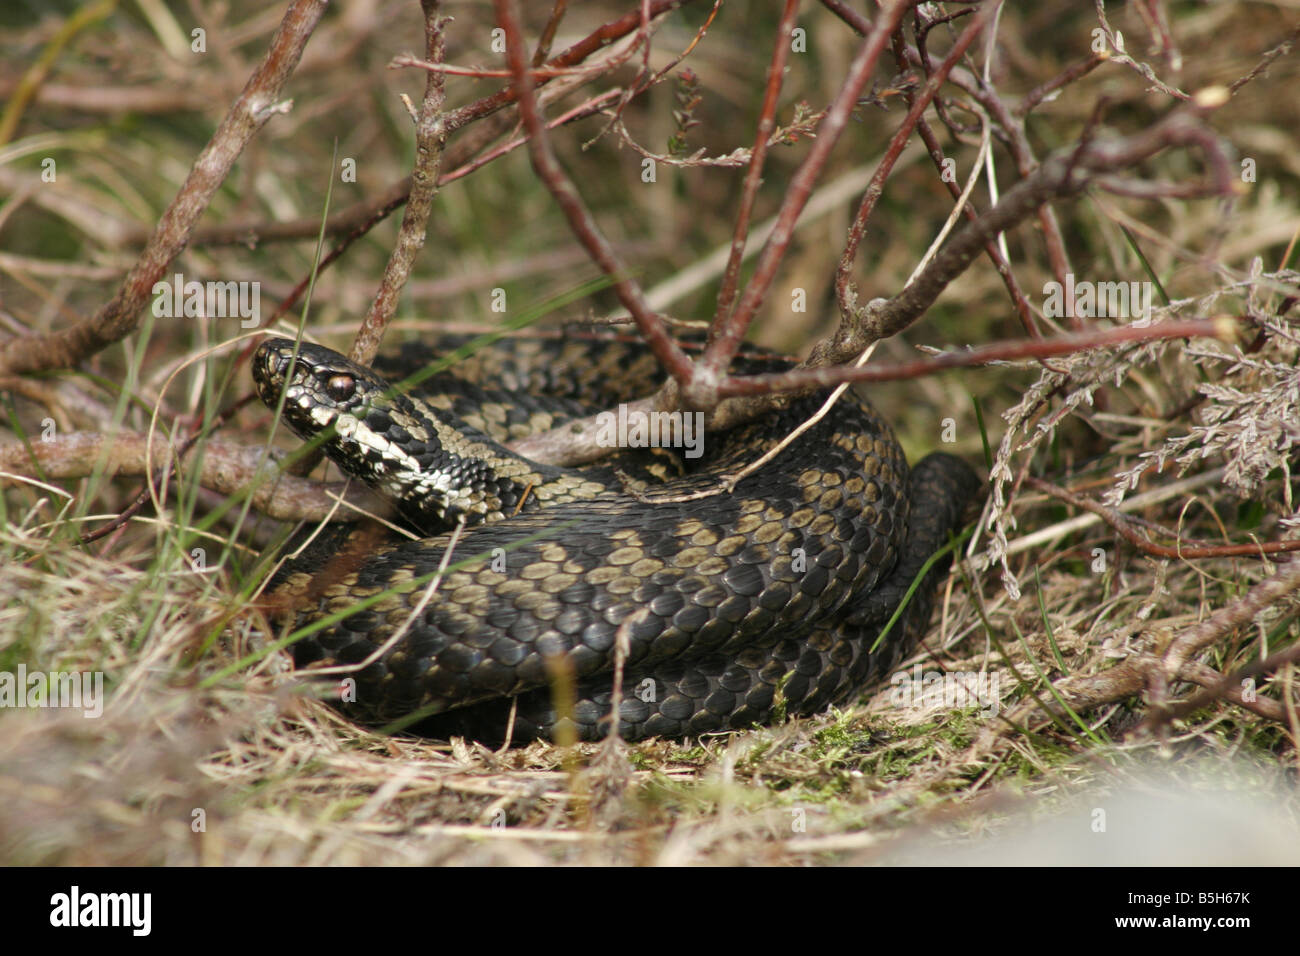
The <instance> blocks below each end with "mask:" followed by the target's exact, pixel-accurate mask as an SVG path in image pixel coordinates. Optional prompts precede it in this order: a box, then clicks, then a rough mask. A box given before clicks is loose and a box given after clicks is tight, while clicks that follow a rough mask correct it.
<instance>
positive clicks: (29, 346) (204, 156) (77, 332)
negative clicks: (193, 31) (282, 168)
mask: <svg viewBox="0 0 1300 956" xmlns="http://www.w3.org/2000/svg"><path fill="white" fill-rule="evenodd" d="M326 6H327V2H326V0H294V2H293V3H292V4H291V5H290V7H289V9H288V11H287V12H286V13H285V15H284V19H283V20H282V21H281V23H280V26H279V28H278V29H277V30H276V32H275V36H274V37H272V39H271V45H270V48H269V49H268V50H267V52H266V56H265V57H264V58H263V60H262V62H261V64H260V65H259V66H258V68H257V69H256V70H255V71H254V72H253V75H252V76H251V77H249V80H248V83H247V84H246V85H245V86H244V90H243V92H242V93H240V95H239V98H238V99H236V100H235V102H234V105H232V106H231V108H230V111H229V112H228V113H227V114H226V116H225V119H223V120H222V121H221V125H220V126H218V127H217V131H216V132H215V133H213V134H212V138H211V139H210V140H209V141H208V145H207V146H206V147H205V148H204V150H203V152H202V153H200V154H199V157H198V159H197V160H195V162H194V167H193V168H192V169H191V170H190V174H189V176H188V177H186V179H185V183H184V185H182V186H181V188H180V191H179V192H178V193H177V194H176V197H175V198H174V199H173V200H172V202H171V205H169V206H168V207H167V210H166V211H165V212H164V213H163V215H162V218H161V219H160V220H159V222H158V226H157V228H156V229H155V230H154V233H153V237H152V238H151V239H150V240H149V243H148V244H147V245H146V246H145V249H144V251H143V252H142V253H141V255H140V259H139V261H137V262H136V264H135V267H134V268H132V270H131V272H130V273H129V274H128V275H127V277H126V279H125V280H124V281H123V283H122V286H121V288H120V289H119V290H118V292H117V295H115V296H114V297H113V299H112V300H111V301H109V302H108V303H106V304H105V305H104V306H103V307H102V308H100V310H99V311H98V312H96V313H95V315H94V316H92V317H91V318H90V319H87V320H86V321H84V322H81V323H79V324H77V325H74V326H73V327H72V328H70V329H64V330H63V331H60V332H52V333H48V334H44V335H30V336H23V337H21V338H16V339H10V340H9V341H7V342H5V343H4V344H3V345H0V372H7V373H22V372H34V371H39V370H41V369H49V368H70V367H72V366H74V365H76V364H77V363H79V362H81V361H83V360H84V359H85V358H87V357H88V356H91V355H94V354H95V353H96V352H98V351H99V350H100V349H102V348H104V347H105V346H107V345H110V344H112V343H113V342H116V341H118V340H120V339H121V338H122V337H123V336H126V335H129V334H130V333H131V332H133V331H134V330H135V328H136V326H137V325H138V324H139V321H140V312H141V310H142V309H143V308H144V306H145V304H146V303H147V302H148V301H149V299H150V297H151V296H152V294H153V286H154V283H156V282H157V281H158V280H159V279H160V278H161V277H162V275H163V272H164V270H166V268H167V266H168V265H169V264H170V263H171V261H172V260H173V259H175V258H176V256H178V255H179V254H180V253H181V250H183V249H184V248H185V245H186V243H187V242H188V241H189V234H190V230H191V229H193V228H194V224H195V223H196V222H197V221H198V219H199V217H200V216H202V215H203V212H204V210H205V209H207V207H208V203H209V202H211V200H212V197H213V195H214V194H215V193H216V191H217V189H218V188H219V187H220V186H221V183H222V182H223V181H224V180H225V178H226V176H227V175H228V174H229V172H230V169H231V167H232V166H234V164H235V160H236V159H238V158H239V154H240V153H241V152H243V149H244V147H245V146H246V145H248V142H249V140H251V139H252V138H253V136H254V135H255V134H256V133H257V131H258V130H259V129H261V128H262V126H263V124H265V123H266V122H267V120H269V119H270V118H271V117H272V116H274V115H275V114H276V113H277V112H280V111H281V110H282V109H283V104H280V103H279V97H280V93H281V91H282V90H283V89H284V85H285V83H286V82H287V81H288V79H289V76H290V75H291V74H292V73H293V70H294V67H295V66H297V64H298V61H299V59H300V58H301V56H302V51H303V47H305V46H306V44H307V40H308V39H309V38H310V37H311V35H312V31H313V30H315V28H316V25H317V23H319V22H320V18H321V15H322V14H323V13H324V12H325V8H326Z"/></svg>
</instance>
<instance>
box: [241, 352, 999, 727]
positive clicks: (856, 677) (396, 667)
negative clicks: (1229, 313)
mask: <svg viewBox="0 0 1300 956" xmlns="http://www.w3.org/2000/svg"><path fill="white" fill-rule="evenodd" d="M465 342H466V340H465V339H464V338H460V339H456V338H450V339H447V340H445V341H443V342H442V343H440V346H441V351H437V350H433V349H431V348H429V347H424V346H407V347H405V348H404V349H403V351H402V353H401V354H399V355H396V356H393V357H390V358H386V359H382V360H381V361H378V362H377V363H376V366H375V368H374V369H373V370H372V369H368V368H364V367H361V366H358V365H355V364H353V363H351V362H349V361H348V360H347V359H345V358H344V357H343V356H341V355H339V354H338V353H336V352H333V351H331V350H329V349H326V348H323V347H320V346H317V345H311V344H305V343H304V344H302V345H301V346H300V347H299V351H298V352H297V356H296V358H295V357H294V343H293V342H292V341H289V340H287V339H268V340H266V341H264V342H263V343H262V344H261V345H260V346H259V347H258V349H257V351H256V353H255V355H254V357H253V362H252V372H253V378H254V381H255V383H256V387H257V390H258V393H259V395H260V397H261V398H262V400H263V401H264V402H265V403H266V404H267V405H268V406H270V407H271V408H273V409H275V408H278V407H280V404H281V399H282V396H283V411H282V415H283V420H284V421H285V422H286V423H287V424H288V425H289V426H290V427H291V428H292V429H293V431H295V432H296V433H297V434H298V435H299V436H301V437H303V438H311V437H312V436H314V435H319V434H321V433H322V432H326V433H327V437H326V440H325V443H324V445H323V448H324V451H325V452H326V454H327V455H328V456H329V457H330V458H331V459H333V461H334V462H336V463H337V464H338V465H339V466H340V467H341V468H342V469H343V471H345V472H346V473H348V474H349V475H352V476H354V477H356V478H358V479H361V480H363V481H365V482H367V483H369V484H370V485H371V486H373V487H374V488H375V489H377V490H378V491H380V493H381V494H383V495H385V496H386V497H388V498H389V499H390V500H391V501H392V502H393V503H394V505H395V506H396V508H397V510H398V511H399V513H400V515H401V518H402V520H403V521H404V522H405V523H406V524H408V525H409V527H410V528H411V529H412V530H413V531H414V532H416V533H418V534H420V535H423V537H419V538H417V539H415V540H410V539H403V538H401V537H399V536H397V535H396V534H394V533H392V532H387V531H385V532H383V533H382V534H380V535H379V536H378V538H376V536H375V534H374V533H373V530H372V531H367V530H365V529H364V528H363V527H360V526H356V525H333V526H330V527H329V528H327V529H325V531H324V532H322V533H321V534H319V535H318V536H317V537H316V538H315V539H314V540H313V542H312V543H311V544H310V545H309V546H308V547H307V548H306V549H305V550H303V551H302V552H301V553H300V554H299V556H298V557H296V558H294V559H293V560H291V561H290V562H288V563H287V564H286V565H285V567H284V568H283V569H282V570H281V571H280V572H279V573H278V574H277V576H276V578H275V580H274V581H273V583H272V602H271V603H272V606H273V607H276V608H279V609H280V613H281V614H282V615H284V616H286V617H287V618H288V619H289V622H290V623H291V624H292V626H293V627H294V628H299V629H302V628H306V629H308V630H309V631H310V633H308V634H307V635H306V636H304V637H302V638H301V639H299V640H298V641H297V642H296V643H295V644H294V645H293V653H294V659H295V663H296V665H297V666H298V667H300V668H312V667H321V666H327V665H350V664H358V663H360V662H362V661H365V660H367V659H368V658H370V657H373V656H375V652H376V651H377V650H378V649H380V648H381V647H384V648H385V650H384V652H383V653H382V654H381V655H379V656H378V658H377V659H376V660H374V661H372V662H370V663H369V664H367V665H366V666H365V667H364V668H362V669H360V670H358V671H357V672H356V673H355V674H353V675H352V676H354V677H355V699H348V700H346V701H345V702H343V703H342V704H341V706H343V708H344V709H345V711H346V712H348V713H350V714H351V715H353V716H355V717H357V718H358V719H361V720H364V721H367V722H381V723H382V722H388V721H392V720H395V719H398V718H404V719H406V721H407V722H410V720H411V718H413V717H418V718H420V719H419V722H417V723H415V724H414V726H413V727H412V728H411V729H413V730H415V731H417V732H420V733H424V734H427V735H430V736H438V737H446V736H449V735H453V734H456V735H464V736H468V737H471V738H474V739H479V740H485V741H499V740H501V739H503V738H504V737H505V735H506V732H507V727H508V726H509V727H510V728H511V738H512V739H513V740H516V741H520V740H526V739H530V738H535V737H539V736H547V735H550V734H552V733H553V732H554V731H555V728H556V723H557V721H558V720H561V719H563V720H568V721H572V723H573V724H574V725H576V730H577V734H578V736H579V737H580V738H582V739H597V738H600V737H602V736H604V735H605V734H606V733H607V732H608V723H607V722H608V719H609V715H610V711H611V700H612V694H613V685H614V659H615V644H616V638H618V636H619V630H620V627H622V628H623V631H624V633H625V636H626V658H625V667H624V673H623V677H622V695H621V702H620V706H619V731H620V733H621V734H622V735H623V736H624V737H626V738H628V739H631V740H635V739H640V738H644V737H649V736H654V735H667V736H683V735H690V736H694V735H697V734H701V733H706V732H711V731H720V730H727V729H733V728H735V729H741V728H747V727H750V726H752V725H753V724H755V723H761V722H765V721H769V720H770V719H771V718H772V717H773V715H774V714H779V713H780V712H785V713H788V714H809V713H814V712H817V711H820V710H822V709H824V708H826V707H827V706H829V705H832V704H836V703H841V702H844V701H846V700H848V699H849V698H851V697H853V696H854V695H856V694H858V693H859V692H861V691H862V690H863V689H864V688H866V687H867V686H869V685H870V684H871V683H872V682H873V681H876V680H877V679H879V678H880V677H881V676H883V675H884V674H885V673H886V672H888V671H889V670H890V669H892V668H893V667H894V666H895V665H896V664H897V663H898V662H899V661H900V660H901V658H902V657H903V656H904V655H905V654H907V653H908V652H909V651H910V650H911V648H912V647H913V646H914V645H915V643H916V641H917V639H918V638H919V636H920V635H921V634H923V633H924V631H925V628H926V627H927V625H928V621H929V618H930V612H931V607H932V603H933V595H934V591H935V586H936V583H937V582H938V580H939V579H940V578H941V577H942V576H943V574H944V573H945V572H946V569H947V564H948V562H947V560H946V559H943V560H940V561H938V562H936V563H935V564H934V565H933V567H932V568H931V569H930V571H929V572H928V573H927V575H926V577H925V579H924V580H923V581H922V582H921V584H920V586H919V587H918V588H917V589H916V590H915V593H914V594H913V595H912V598H911V600H910V602H909V603H908V604H907V606H906V609H905V610H904V612H903V613H902V615H901V617H900V618H899V619H898V620H897V621H896V622H895V624H894V626H893V627H892V629H891V630H890V631H889V633H888V635H887V636H886V639H885V640H884V641H882V642H879V646H875V645H876V643H877V638H878V636H879V635H880V632H881V630H882V628H883V627H884V626H885V624H886V622H887V621H889V619H890V617H891V616H892V615H893V614H894V612H895V610H896V609H897V608H898V607H899V605H900V603H901V602H902V600H903V597H904V595H905V593H906V592H907V590H908V588H909V587H910V586H911V585H912V584H913V582H914V580H915V579H916V578H917V576H918V574H919V573H920V571H921V570H922V567H923V565H924V564H925V562H926V561H927V559H929V558H930V557H931V555H933V554H934V553H935V551H936V550H938V549H939V548H940V547H942V546H943V545H944V544H945V542H946V541H947V540H948V537H949V534H950V532H953V531H955V530H956V529H957V528H958V527H959V526H960V523H961V521H962V517H963V513H964V512H965V511H966V509H967V507H968V505H969V504H970V503H971V502H972V501H973V499H974V497H975V494H976V492H977V489H978V481H977V479H976V477H975V475H974V473H973V472H972V470H971V469H970V467H969V466H968V465H966V464H965V463H964V462H962V461H961V460H960V459H957V458H954V457H952V456H950V455H945V454H931V455H929V456H927V457H926V458H924V459H922V460H921V461H920V462H919V463H918V464H917V465H916V467H914V468H912V469H910V470H909V468H908V465H907V462H906V460H905V458H904V456H903V453H902V450H901V448H900V447H899V445H898V443H897V441H896V440H895V438H894V436H893V433H892V431H891V430H890V428H889V426H888V425H887V424H886V423H885V422H884V421H883V420H882V419H881V418H880V417H879V416H878V414H877V413H876V412H875V410H874V409H872V408H871V406H870V405H869V404H867V403H866V402H865V401H864V400H862V399H861V398H859V397H857V396H856V395H855V394H854V392H853V391H852V390H850V391H849V392H847V393H846V394H845V395H844V396H843V397H842V398H841V399H840V401H839V403H838V404H837V405H836V407H835V408H834V409H833V411H832V412H831V414H830V415H828V416H827V417H826V418H825V419H823V420H822V421H821V422H820V423H818V424H817V425H816V426H814V427H813V428H811V429H810V430H809V431H807V432H805V433H804V434H803V435H802V436H800V437H799V438H798V439H797V440H795V441H794V442H793V443H792V444H791V445H790V446H789V447H787V448H785V449H784V450H782V451H781V452H780V453H779V454H778V455H777V456H776V457H775V458H774V459H773V460H772V461H770V462H768V463H767V464H765V465H764V466H763V467H762V468H760V469H759V470H757V471H756V472H754V473H753V474H751V475H749V476H747V477H745V478H743V479H742V480H741V481H740V482H739V483H737V484H736V485H735V487H734V489H733V490H732V491H730V492H722V493H718V494H714V495H711V496H708V497H703V498H695V499H693V500H677V499H680V498H682V497H684V496H690V495H691V494H692V493H695V492H700V491H704V490H707V489H716V488H717V486H718V480H719V477H720V476H723V475H728V474H732V473H734V472H736V471H738V470H739V469H740V468H742V467H743V466H744V465H745V464H747V463H749V462H751V461H753V460H755V459H756V458H757V457H758V456H759V455H761V454H762V453H763V452H764V451H766V450H767V449H769V448H771V447H773V446H774V445H775V444H776V443H777V442H779V441H780V440H781V439H782V438H783V437H784V436H786V435H787V434H788V433H789V432H790V431H791V430H793V429H794V428H795V427H796V426H797V425H799V424H800V423H801V422H803V421H804V420H805V419H806V418H807V417H808V416H809V415H810V414H811V412H812V411H814V410H815V409H816V408H817V407H818V406H819V405H820V403H821V402H822V401H823V400H824V397H825V396H824V394H823V395H815V396H812V397H809V398H806V399H798V400H794V401H792V402H791V403H790V404H789V405H788V406H787V407H786V408H784V409H783V410H781V411H779V412H776V413H773V414H771V415H770V416H769V417H767V418H765V419H763V420H761V421H755V422H752V423H750V424H747V425H743V426H740V427H737V428H734V429H731V430H730V431H728V432H724V433H721V434H716V433H713V432H709V431H706V432H704V433H703V435H702V438H703V443H702V448H699V449H698V450H699V451H700V452H702V453H700V454H698V457H696V450H697V449H695V448H686V449H680V448H679V449H677V450H676V451H673V452H668V451H664V450H659V451H655V450H653V449H645V450H641V449H635V448H623V449H620V450H619V451H618V452H616V454H615V455H613V456H611V457H607V458H604V459H601V460H600V461H599V462H597V463H595V464H593V465H590V466H586V467H583V468H556V467H551V466H546V465H541V464H538V463H535V462H532V461H529V460H527V459H524V458H521V457H519V456H517V455H514V454H513V453H511V452H509V451H508V450H507V449H506V448H504V447H503V445H502V444H501V442H504V441H509V440H510V439H513V438H516V437H520V436H522V435H524V434H527V433H529V432H532V431H535V430H539V429H544V428H550V427H554V426H557V425H560V424H563V423H564V422H566V421H568V420H571V419H573V418H576V417H579V416H584V415H588V414H591V413H592V412H593V411H598V410H601V409H607V408H610V407H612V406H614V405H616V404H617V403H619V402H622V401H627V400H630V399H633V398H637V397H640V396H642V395H645V394H649V393H650V392H651V391H653V389H654V387H655V386H656V385H657V384H658V381H659V380H660V377H661V373H660V372H659V370H658V366H657V363H656V362H655V361H654V359H653V356H651V355H650V354H649V352H648V350H647V349H646V348H645V346H644V345H642V344H640V343H639V342H637V341H635V340H633V339H632V338H630V337H629V336H626V335H619V334H612V333H587V334H581V335H568V336H561V337H554V338H548V337H531V338H506V339H501V340H499V341H497V342H496V343H495V344H493V345H491V346H489V347H486V348H483V349H481V350H479V351H477V352H475V353H474V354H473V355H471V356H469V357H468V358H466V359H465V360H464V361H461V362H458V363H456V364H454V365H452V366H451V367H449V368H447V369H446V370H445V371H442V372H440V373H439V374H437V375H434V376H433V377H431V378H428V379H426V380H425V381H424V382H423V383H421V384H420V385H418V386H416V387H415V388H414V389H412V390H411V391H410V392H409V394H408V393H403V392H401V391H395V390H394V388H393V387H392V386H390V384H389V381H390V380H391V381H394V382H396V381H398V380H400V379H401V378H403V377H405V376H406V375H408V374H409V373H410V372H411V371H413V370H415V369H418V368H420V367H423V366H426V365H427V364H428V363H429V362H430V361H431V360H432V359H433V358H434V357H436V356H437V355H438V354H446V352H447V350H450V349H454V348H457V347H460V346H463V345H465ZM788 367H789V363H788V362H785V361H783V360H779V359H776V358H774V357H771V356H769V355H766V354H756V353H755V354H749V353H747V354H746V355H744V356H742V357H740V358H738V359H737V361H736V363H734V364H733V367H732V371H733V372H734V373H737V374H748V373H753V372H767V371H774V370H780V369H783V368H788ZM690 436H691V433H689V432H680V433H678V434H677V435H676V437H677V438H678V440H679V443H680V444H685V443H686V442H685V439H689V438H690ZM622 437H624V438H625V439H626V438H628V436H627V435H626V434H625V435H623V436H622ZM633 441H635V439H633ZM462 520H463V522H464V527H463V528H462V529H461V533H460V535H459V539H458V540H457V541H456V542H455V545H454V548H453V554H452V556H451V559H450V560H451V565H450V567H449V568H448V570H447V571H446V573H445V574H444V575H443V576H442V577H441V580H440V581H439V583H438V586H437V590H436V592H435V593H434V594H433V596H432V598H431V599H430V600H428V602H427V604H426V606H424V607H423V608H422V609H421V610H420V611H419V613H418V614H416V615H412V611H413V609H416V608H418V607H419V605H420V602H421V600H422V598H423V597H424V594H425V591H426V590H427V582H428V581H430V580H431V579H432V578H433V577H434V576H435V574H436V572H437V571H438V568H439V566H440V564H441V563H442V562H443V560H444V555H445V552H446V550H447V547H448V544H449V542H450V540H451V535H450V534H449V533H448V532H449V529H451V528H452V526H454V525H455V524H456V523H457V522H459V521H462ZM386 592H392V593H386ZM312 628H314V629H312ZM399 630H400V631H402V633H401V635H400V636H399V637H398V638H397V639H396V640H395V641H394V640H393V637H394V635H396V634H397V633H398V631H399ZM386 644H391V646H388V647H385V645H386ZM512 711H513V713H512Z"/></svg>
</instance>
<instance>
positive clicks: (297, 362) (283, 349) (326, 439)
mask: <svg viewBox="0 0 1300 956" xmlns="http://www.w3.org/2000/svg"><path fill="white" fill-rule="evenodd" d="M295 350H296V351H295ZM252 373H253V382H254V384H255V385H256V387H257V394H258V397H259V398H261V399H262V401H263V402H264V403H265V404H266V405H267V406H268V407H269V408H271V409H276V408H278V407H280V398H281V396H283V397H284V404H283V412H282V417H283V420H284V422H285V423H286V424H288V426H289V427H290V428H291V429H292V430H293V431H294V432H295V433H296V434H297V435H298V437H300V438H303V439H305V440H311V439H313V438H316V437H317V436H321V450H322V451H324V452H325V454H326V455H328V456H329V457H330V459H331V460H332V461H333V462H334V463H335V464H337V465H338V466H339V467H340V468H341V469H342V470H343V471H344V472H345V473H346V474H348V475H351V476H352V477H353V478H357V479H360V480H361V481H363V482H365V483H366V484H368V485H369V486H370V487H371V488H373V489H374V490H375V491H377V492H378V493H379V494H381V495H383V496H384V497H386V498H388V499H389V500H390V501H392V502H393V503H394V504H395V505H396V506H397V507H398V509H399V510H400V511H401V512H402V513H403V514H404V515H405V516H406V517H407V518H409V519H410V520H411V522H412V523H413V524H414V525H416V527H420V528H425V529H433V528H440V527H442V526H445V525H447V524H450V523H454V521H455V519H457V518H459V517H462V516H464V517H465V518H466V520H470V521H474V522H477V521H479V520H481V519H482V517H483V516H484V515H485V514H490V513H493V512H499V511H501V510H503V509H507V510H508V509H513V508H516V507H518V506H519V504H520V503H522V502H523V501H524V500H525V498H526V496H527V491H526V489H528V488H529V487H531V485H532V484H534V483H535V482H538V481H542V480H544V478H545V476H544V475H542V474H541V473H539V472H538V471H537V469H538V468H540V467H541V466H534V465H532V464H531V463H528V462H526V461H524V460H522V459H517V458H509V457H507V456H506V455H505V453H504V449H501V448H500V447H499V446H497V445H495V444H494V443H492V442H491V441H489V440H487V439H486V438H485V437H484V438H482V439H471V438H466V437H465V436H463V435H460V434H458V433H457V432H456V431H455V430H454V429H452V428H451V427H449V426H448V425H447V424H445V423H443V422H441V421H439V420H438V419H437V418H436V416H435V414H434V411H433V410H432V409H430V408H428V407H425V406H421V407H419V408H417V407H416V406H415V405H414V404H413V403H412V401H411V399H410V398H409V397H407V396H406V395H403V394H401V393H400V392H398V391H396V390H395V389H394V388H393V387H392V386H391V385H389V384H388V382H386V381H385V380H384V379H383V378H381V377H380V376H379V375H378V374H376V373H375V372H373V371H371V370H370V369H368V368H366V367H364V366H362V365H358V364H357V363H355V362H352V361H349V360H348V359H347V358H345V357H344V356H342V355H340V354H339V353H338V352H335V351H333V350H332V349H327V348H325V347H323V346H320V345H312V344H310V343H307V342H303V343H298V344H295V343H294V342H293V341H292V340H290V339H279V338H275V339H267V340H265V341H264V342H262V344H261V345H259V346H258V347H257V350H256V351H255V352H254V353H253V362H252ZM485 459H490V460H485ZM427 533H434V532H433V531H432V530H428V532H427Z"/></svg>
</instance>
